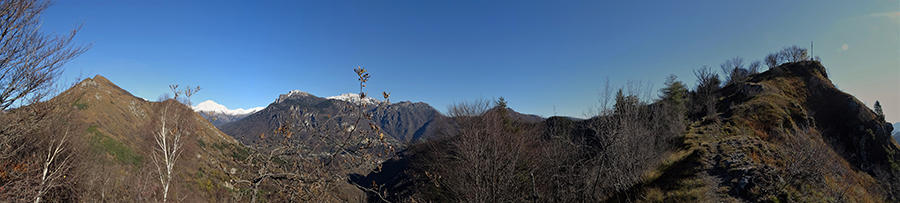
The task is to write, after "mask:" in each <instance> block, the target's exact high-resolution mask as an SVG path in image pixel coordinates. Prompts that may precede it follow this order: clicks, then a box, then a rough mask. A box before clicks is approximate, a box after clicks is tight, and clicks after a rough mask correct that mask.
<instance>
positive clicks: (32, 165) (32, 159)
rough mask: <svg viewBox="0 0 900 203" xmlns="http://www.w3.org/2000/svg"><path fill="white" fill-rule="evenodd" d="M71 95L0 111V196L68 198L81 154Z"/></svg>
mask: <svg viewBox="0 0 900 203" xmlns="http://www.w3.org/2000/svg"><path fill="white" fill-rule="evenodd" d="M71 102H72V101H71V100H54V102H38V103H35V104H31V105H28V106H23V107H19V108H16V109H13V110H11V111H8V112H3V113H0V145H2V147H0V187H2V188H4V190H0V199H4V200H14V201H16V202H26V201H31V202H41V201H45V200H50V201H56V200H59V199H66V198H72V197H73V196H74V195H73V194H72V193H73V192H74V190H75V189H74V183H75V180H76V179H77V177H73V173H74V172H73V171H74V170H73V169H74V168H75V166H76V164H77V163H78V159H79V158H81V157H80V155H79V154H77V153H76V152H77V151H78V150H80V148H79V145H77V144H78V143H79V142H78V141H77V140H75V141H73V139H72V136H73V135H72V134H75V133H76V132H81V131H83V130H84V129H83V128H79V127H80V125H79V124H80V123H79V119H78V118H79V117H78V116H77V114H76V113H75V111H77V110H75V109H73V108H71V106H70V105H71Z"/></svg>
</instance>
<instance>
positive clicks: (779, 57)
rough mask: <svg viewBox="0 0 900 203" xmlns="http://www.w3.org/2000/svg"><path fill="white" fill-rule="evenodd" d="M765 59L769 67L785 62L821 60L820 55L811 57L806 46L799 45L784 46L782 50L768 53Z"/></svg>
mask: <svg viewBox="0 0 900 203" xmlns="http://www.w3.org/2000/svg"><path fill="white" fill-rule="evenodd" d="M764 60H765V62H766V65H767V66H769V69H772V68H775V67H778V66H780V65H781V64H784V63H793V62H800V61H807V60H815V61H821V59H820V58H818V56H816V57H815V58H812V59H811V58H810V57H809V56H807V50H806V49H805V48H800V47H797V45H792V46H790V47H784V48H783V49H782V50H781V51H778V52H775V53H769V54H768V55H766V58H765V59H764Z"/></svg>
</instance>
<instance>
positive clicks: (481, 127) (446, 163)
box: [413, 100, 546, 202]
mask: <svg viewBox="0 0 900 203" xmlns="http://www.w3.org/2000/svg"><path fill="white" fill-rule="evenodd" d="M503 105H504V104H503V101H500V100H498V101H497V103H496V104H495V105H493V106H492V105H491V102H490V101H487V100H479V101H475V102H465V103H459V104H454V105H452V106H450V107H449V108H448V114H449V116H450V117H449V118H448V120H445V121H444V122H442V124H443V125H444V126H442V129H441V133H442V134H444V137H443V138H441V139H439V140H436V141H432V142H429V143H426V144H421V145H417V146H416V147H414V149H413V151H415V153H416V156H415V157H416V160H415V161H414V162H417V163H416V166H414V167H415V168H416V170H417V171H418V173H422V174H425V176H426V181H430V182H432V183H433V184H435V185H438V186H437V187H439V188H440V189H439V190H441V191H442V192H440V193H436V194H427V193H426V194H422V197H420V198H424V199H426V201H428V200H431V201H444V202H446V201H454V202H526V201H534V199H536V198H537V197H538V196H539V195H538V192H537V186H536V185H537V184H535V182H536V181H535V179H536V177H535V175H537V176H542V175H546V174H540V173H537V172H538V167H537V166H538V165H537V164H538V161H537V160H536V158H535V157H537V155H538V154H537V153H538V152H540V151H541V149H540V146H538V145H537V143H536V142H535V140H536V139H537V137H538V136H537V135H538V132H539V131H537V130H536V129H534V128H533V127H532V126H527V125H524V124H523V123H522V122H519V121H516V120H512V119H511V118H509V117H508V114H507V112H506V111H505V108H504V106H503ZM423 185H425V186H429V185H431V184H423Z"/></svg>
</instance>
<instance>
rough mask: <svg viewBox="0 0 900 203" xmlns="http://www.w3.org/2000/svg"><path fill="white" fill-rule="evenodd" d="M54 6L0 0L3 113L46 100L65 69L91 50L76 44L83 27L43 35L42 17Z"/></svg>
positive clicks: (0, 98) (36, 0) (0, 107)
mask: <svg viewBox="0 0 900 203" xmlns="http://www.w3.org/2000/svg"><path fill="white" fill-rule="evenodd" d="M51 4H52V2H50V1H40V0H8V1H0V72H2V74H0V110H5V109H7V108H9V107H11V106H14V105H16V104H25V103H26V102H28V103H31V102H34V101H40V100H41V99H43V98H44V97H45V96H47V95H48V94H49V93H50V92H51V91H49V90H50V89H51V86H52V85H53V83H54V82H55V81H56V80H57V78H58V77H59V75H60V74H61V73H62V66H63V65H64V64H66V62H69V61H70V60H72V59H74V58H75V57H78V56H79V55H81V54H82V53H84V52H85V51H87V50H88V49H90V47H91V44H88V45H81V46H75V45H74V43H73V41H72V39H73V38H74V37H75V33H77V32H78V30H80V29H81V26H80V25H78V26H77V27H75V28H74V29H72V30H71V31H70V32H69V34H67V35H63V36H59V35H56V34H53V35H44V34H43V33H44V32H42V31H41V30H40V28H41V17H40V16H41V14H42V13H43V12H44V11H45V10H46V9H47V8H48V7H50V5H51Z"/></svg>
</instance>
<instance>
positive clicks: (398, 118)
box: [198, 90, 544, 144]
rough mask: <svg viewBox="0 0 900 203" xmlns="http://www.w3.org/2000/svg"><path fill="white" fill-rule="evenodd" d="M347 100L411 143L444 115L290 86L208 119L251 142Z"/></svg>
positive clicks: (419, 106) (415, 105)
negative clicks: (235, 112) (250, 106)
mask: <svg viewBox="0 0 900 203" xmlns="http://www.w3.org/2000/svg"><path fill="white" fill-rule="evenodd" d="M348 104H349V105H361V104H366V107H365V108H366V109H365V111H366V112H368V113H371V114H372V115H373V118H372V122H374V123H373V124H376V125H378V126H379V127H380V128H381V129H382V131H383V132H384V133H385V135H388V136H389V137H391V138H392V140H393V141H394V142H397V143H410V142H414V141H416V140H419V139H422V138H429V137H434V136H437V134H438V132H437V129H436V128H437V126H438V125H437V121H439V120H441V119H442V118H445V116H444V115H441V113H440V112H438V111H437V110H435V109H434V108H433V107H431V105H428V104H427V103H424V102H410V101H402V102H398V103H388V102H386V101H379V100H377V99H375V98H372V97H366V98H360V97H359V94H355V93H346V94H341V95H338V96H331V97H324V98H323V97H318V96H315V95H312V94H310V93H307V92H304V91H300V90H293V91H290V92H288V93H286V94H281V95H279V96H278V98H277V99H276V100H275V102H273V103H271V104H269V105H268V106H267V107H265V108H263V109H262V110H259V111H255V113H250V114H245V115H244V116H232V117H224V119H222V118H219V119H220V120H219V121H210V122H213V123H217V122H218V123H221V124H217V126H219V129H221V130H222V132H225V133H226V134H228V135H231V136H233V137H234V138H235V139H237V140H239V141H241V142H243V143H244V144H251V143H254V142H256V141H258V140H259V137H260V135H262V134H267V133H272V132H273V130H274V129H276V128H277V127H278V126H277V125H278V123H279V122H281V120H282V119H285V118H287V117H289V116H291V115H293V116H296V117H310V118H314V119H311V120H310V121H308V122H309V125H313V126H315V125H321V124H322V123H319V121H322V120H326V119H325V118H326V117H330V116H343V115H342V114H344V113H346V112H344V111H343V110H344V108H345V107H346V105H348ZM198 106H199V105H198ZM254 109H255V108H254ZM508 110H509V114H510V115H511V118H514V119H518V120H523V121H527V122H541V121H543V120H544V118H542V117H540V116H536V115H531V114H521V113H518V112H515V111H513V110H512V109H508ZM201 115H202V114H201ZM228 119H231V120H230V121H229V120H228Z"/></svg>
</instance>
